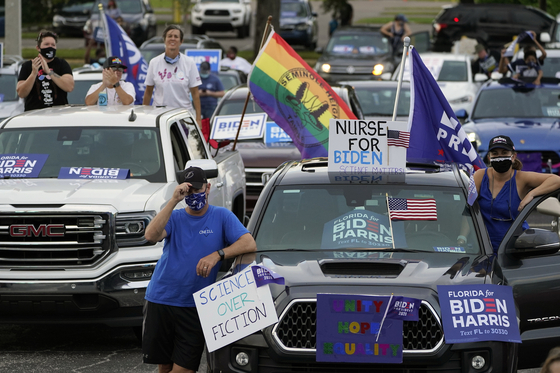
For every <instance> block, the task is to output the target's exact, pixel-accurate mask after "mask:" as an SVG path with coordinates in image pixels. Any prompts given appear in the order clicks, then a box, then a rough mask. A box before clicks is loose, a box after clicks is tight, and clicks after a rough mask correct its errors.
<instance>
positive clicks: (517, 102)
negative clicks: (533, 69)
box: [471, 87, 560, 119]
mask: <svg viewBox="0 0 560 373" xmlns="http://www.w3.org/2000/svg"><path fill="white" fill-rule="evenodd" d="M471 117H472V119H483V118H504V117H516V118H535V117H541V118H542V117H553V118H559V117H560V89H559V88H537V89H535V88H525V87H523V88H509V87H508V88H503V89H485V90H483V91H482V92H480V95H479V96H478V98H477V100H476V103H475V106H474V109H473V113H472V116H471Z"/></svg>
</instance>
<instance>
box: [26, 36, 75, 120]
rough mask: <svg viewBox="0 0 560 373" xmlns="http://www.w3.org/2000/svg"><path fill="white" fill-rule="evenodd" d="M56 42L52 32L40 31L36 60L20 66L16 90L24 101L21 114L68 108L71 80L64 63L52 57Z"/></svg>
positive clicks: (70, 72)
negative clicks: (54, 107) (29, 111)
mask: <svg viewBox="0 0 560 373" xmlns="http://www.w3.org/2000/svg"><path fill="white" fill-rule="evenodd" d="M57 40H58V38H57V36H56V34H55V33H54V32H52V31H47V30H42V31H41V32H40V33H39V36H38V37H37V46H36V49H37V51H38V52H39V54H38V56H37V57H35V58H34V59H32V60H30V61H27V62H25V63H23V64H22V65H21V70H20V72H19V76H18V83H17V87H16V90H17V94H18V96H19V97H21V98H24V99H25V111H28V110H33V109H43V108H47V107H51V106H54V105H66V104H68V98H67V93H68V92H72V90H73V89H74V77H73V75H72V69H71V68H70V65H69V64H68V62H66V61H65V60H63V59H61V58H58V57H56V42H57Z"/></svg>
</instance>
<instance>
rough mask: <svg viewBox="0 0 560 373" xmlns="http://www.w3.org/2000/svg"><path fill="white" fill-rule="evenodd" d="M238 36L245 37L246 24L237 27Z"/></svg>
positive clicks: (239, 37)
mask: <svg viewBox="0 0 560 373" xmlns="http://www.w3.org/2000/svg"><path fill="white" fill-rule="evenodd" d="M237 38H238V39H245V26H239V27H238V28H237Z"/></svg>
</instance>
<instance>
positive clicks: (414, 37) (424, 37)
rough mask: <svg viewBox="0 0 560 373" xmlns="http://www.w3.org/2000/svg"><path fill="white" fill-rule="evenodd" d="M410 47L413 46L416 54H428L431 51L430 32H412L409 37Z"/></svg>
mask: <svg viewBox="0 0 560 373" xmlns="http://www.w3.org/2000/svg"><path fill="white" fill-rule="evenodd" d="M409 37H410V45H414V48H416V51H417V52H418V53H424V52H429V51H430V49H431V45H430V32H429V31H419V32H414V33H412V34H411V35H410V36H409Z"/></svg>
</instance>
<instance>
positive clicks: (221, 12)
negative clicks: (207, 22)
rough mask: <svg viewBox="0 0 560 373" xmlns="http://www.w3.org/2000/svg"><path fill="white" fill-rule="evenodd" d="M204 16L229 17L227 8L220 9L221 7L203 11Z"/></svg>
mask: <svg viewBox="0 0 560 373" xmlns="http://www.w3.org/2000/svg"><path fill="white" fill-rule="evenodd" d="M204 15H205V16H221V17H229V10H222V9H208V10H206V11H205V12H204Z"/></svg>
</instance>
